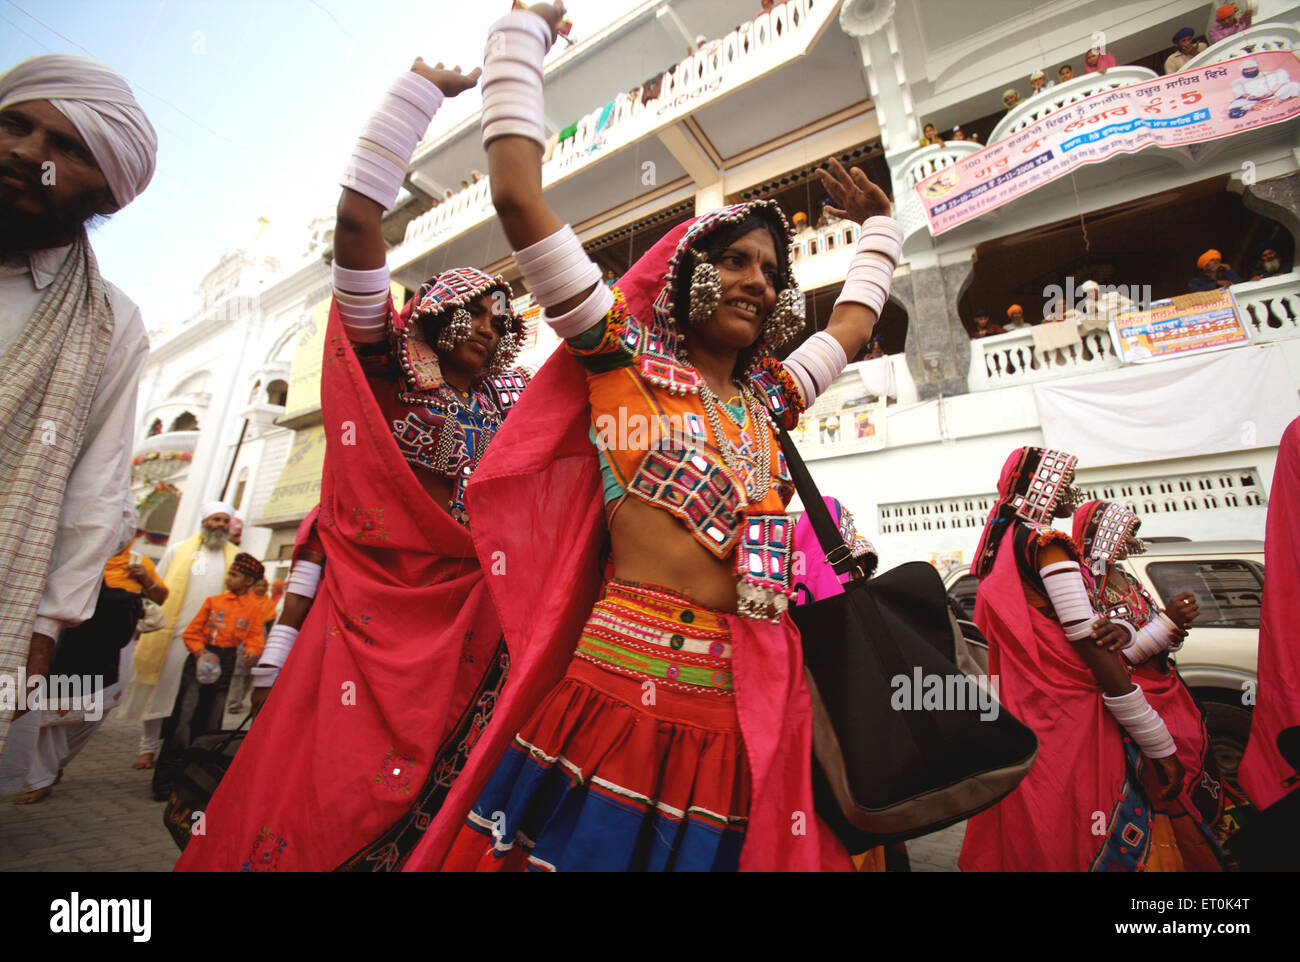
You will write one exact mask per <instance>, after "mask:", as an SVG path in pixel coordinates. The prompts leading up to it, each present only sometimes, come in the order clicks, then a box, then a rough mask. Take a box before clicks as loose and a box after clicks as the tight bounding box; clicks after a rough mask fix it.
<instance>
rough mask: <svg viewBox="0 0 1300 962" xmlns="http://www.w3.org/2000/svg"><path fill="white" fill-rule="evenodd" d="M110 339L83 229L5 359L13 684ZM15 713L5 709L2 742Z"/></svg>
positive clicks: (5, 656) (1, 459)
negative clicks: (69, 477) (82, 232)
mask: <svg viewBox="0 0 1300 962" xmlns="http://www.w3.org/2000/svg"><path fill="white" fill-rule="evenodd" d="M112 336H113V313H112V311H111V310H110V309H109V305H108V291H107V289H106V288H105V286H104V281H103V278H101V277H100V276H99V266H98V264H96V262H95V255H94V253H93V252H92V251H91V249H90V242H89V241H88V240H87V239H86V237H85V235H84V234H83V235H82V236H81V237H80V238H79V239H78V240H77V241H76V243H74V244H73V245H72V250H71V251H69V252H68V256H67V259H66V260H64V262H63V266H62V267H60V268H59V273H58V274H57V275H56V276H55V278H54V281H53V282H52V283H51V284H50V286H49V287H48V288H46V290H45V296H44V297H42V298H41V301H40V303H39V304H38V305H37V307H36V310H35V312H33V314H32V316H31V318H30V319H29V320H28V321H27V326H26V327H25V328H23V332H22V333H21V334H20V335H19V336H18V339H17V340H16V341H14V343H13V345H12V346H11V347H10V348H9V353H8V355H6V357H5V358H4V360H3V361H2V362H0V676H5V675H8V676H9V677H10V678H13V679H15V681H16V680H17V677H18V673H19V672H20V671H21V670H22V669H24V668H26V666H27V654H28V651H29V649H30V648H31V638H32V625H33V623H34V622H35V620H36V607H37V605H38V604H39V603H40V600H41V595H42V594H43V593H44V591H45V576H46V573H47V571H48V569H49V564H50V555H51V553H52V552H53V550H54V538H55V534H56V531H57V529H58V524H59V509H60V508H61V506H62V504H63V494H64V488H65V487H66V486H67V483H68V476H69V475H70V474H71V473H72V466H73V465H74V464H75V463H76V460H77V455H78V454H79V453H80V451H81V445H82V441H83V439H84V436H85V433H86V423H87V421H88V419H89V417H90V406H91V401H92V400H93V398H94V395H95V386H96V385H97V384H98V383H99V376H100V373H101V372H102V371H103V369H104V362H105V360H106V358H107V356H108V348H109V343H110V341H111V340H112ZM104 560H105V561H107V560H108V559H107V558H105V559H104ZM14 687H15V688H16V689H17V685H15V686H14ZM18 690H19V691H20V692H21V689H18ZM19 697H21V693H20V695H19ZM10 718H11V713H10V712H8V711H4V712H0V749H2V748H3V746H4V739H5V735H6V733H7V732H8V729H9V721H10Z"/></svg>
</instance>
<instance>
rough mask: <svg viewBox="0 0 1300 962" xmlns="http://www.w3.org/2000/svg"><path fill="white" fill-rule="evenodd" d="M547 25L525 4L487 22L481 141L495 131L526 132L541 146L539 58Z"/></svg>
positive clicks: (543, 144) (546, 41)
mask: <svg viewBox="0 0 1300 962" xmlns="http://www.w3.org/2000/svg"><path fill="white" fill-rule="evenodd" d="M550 49H551V28H550V25H549V24H547V22H546V21H545V20H543V19H542V18H541V17H539V16H538V15H537V14H535V13H531V12H529V11H527V10H513V11H511V12H510V13H508V14H506V15H505V16H504V17H502V18H501V19H500V20H498V21H497V22H496V23H494V24H493V25H492V29H491V31H490V32H489V33H488V40H487V49H486V50H485V51H484V53H483V119H482V124H483V147H484V149H486V148H487V146H488V144H490V143H491V142H492V141H493V140H496V139H497V138H498V137H505V136H518V137H527V138H528V139H529V140H532V141H534V142H535V143H536V144H537V145H538V146H539V147H541V148H542V150H545V149H546V123H545V115H544V113H543V100H542V61H543V60H545V59H546V52H547V51H548V50H550Z"/></svg>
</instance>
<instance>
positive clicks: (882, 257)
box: [407, 4, 902, 871]
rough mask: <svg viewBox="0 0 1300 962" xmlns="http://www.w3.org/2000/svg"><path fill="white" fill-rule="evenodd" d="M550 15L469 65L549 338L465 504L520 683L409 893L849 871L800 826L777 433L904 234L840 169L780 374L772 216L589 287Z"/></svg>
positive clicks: (796, 703)
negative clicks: (624, 877) (549, 76)
mask: <svg viewBox="0 0 1300 962" xmlns="http://www.w3.org/2000/svg"><path fill="white" fill-rule="evenodd" d="M561 12H562V8H557V7H552V6H550V5H548V4H541V5H539V6H536V7H533V8H532V9H531V10H530V11H528V12H522V11H520V12H515V13H511V14H509V15H507V16H506V17H504V18H502V19H501V20H499V21H497V23H496V24H494V25H493V27H492V33H491V35H490V37H489V39H488V43H487V53H486V58H485V59H486V63H485V67H484V71H485V73H484V89H483V142H484V145H485V147H486V149H487V153H488V162H489V165H490V171H491V174H490V176H491V183H492V201H493V204H494V206H495V208H496V211H497V215H498V217H499V219H500V222H501V226H502V228H503V230H504V231H505V234H506V237H507V238H508V239H509V241H510V244H511V247H512V248H513V249H514V251H515V255H514V256H515V261H516V263H517V264H518V265H519V268H520V270H521V272H522V273H523V276H524V280H525V281H526V283H527V284H528V286H529V288H530V289H531V290H532V291H534V292H535V294H536V296H537V299H538V301H539V302H540V303H541V305H542V307H543V308H544V314H543V316H544V318H545V319H546V321H547V322H548V323H550V324H551V325H552V326H553V327H554V328H555V330H556V332H557V334H559V335H560V336H561V337H562V338H563V339H564V340H565V350H563V351H558V352H556V353H555V354H553V355H552V356H551V358H550V360H549V361H548V362H547V364H546V366H545V368H544V369H543V370H542V372H541V373H540V374H539V375H538V377H537V379H536V380H535V381H534V382H533V384H532V386H531V387H530V388H529V394H528V395H527V396H525V398H524V400H523V402H522V403H521V405H520V408H519V410H518V411H517V413H516V415H515V416H514V417H512V419H511V420H510V421H509V422H507V424H506V425H505V427H504V429H503V431H502V434H501V435H500V437H499V438H498V441H497V445H496V446H495V447H494V448H493V449H492V450H491V451H490V452H489V454H488V457H487V459H486V460H485V462H484V463H483V464H482V465H481V466H480V467H479V471H478V473H477V474H476V475H475V479H474V481H473V482H472V484H471V486H470V504H471V508H472V507H473V506H474V505H476V504H478V503H480V501H482V502H484V503H490V504H491V505H492V510H491V511H485V512H483V513H481V514H477V515H475V516H474V538H475V544H476V547H477V549H478V552H479V556H480V557H481V558H486V557H490V556H492V555H494V554H501V555H503V556H505V557H508V558H509V559H510V564H509V569H508V571H505V572H503V576H502V578H501V579H500V580H498V581H494V584H493V587H494V591H495V596H496V599H497V603H498V610H499V611H500V613H501V618H502V626H503V629H504V630H505V633H506V638H507V641H508V643H509V645H510V650H511V659H512V663H513V664H514V665H516V666H517V667H516V668H515V669H513V671H514V672H515V674H513V675H512V678H511V683H510V687H509V688H508V689H507V690H506V693H505V697H504V699H503V700H502V702H501V704H500V706H499V707H498V714H497V716H496V719H495V720H494V722H493V725H492V726H491V727H490V728H489V729H488V731H487V732H486V733H485V734H484V740H483V742H482V743H480V745H479V747H478V748H477V749H476V750H475V753H474V755H473V756H471V758H470V761H469V764H468V766H467V768H466V769H465V771H464V772H463V773H462V775H461V778H460V780H459V782H458V784H457V785H456V787H455V788H454V789H453V790H452V795H451V796H450V797H449V798H448V801H447V804H446V805H445V806H444V807H443V810H442V812H441V813H440V814H439V816H438V818H437V819H435V821H434V824H433V825H432V826H431V827H430V828H429V830H428V831H427V832H426V833H425V838H424V840H423V841H422V842H421V844H420V848H418V849H417V850H416V853H415V854H414V855H413V856H412V858H411V860H410V862H409V863H408V864H407V868H408V869H412V870H419V869H431V868H434V869H437V868H440V869H468V868H475V869H488V870H490V869H505V870H515V869H525V868H534V869H540V870H544V871H549V870H560V871H566V870H624V871H626V870H637V869H644V870H678V871H689V870H708V869H713V870H734V869H737V868H740V869H746V870H759V871H762V870H774V869H788V870H814V869H818V868H833V869H841V870H848V869H850V868H851V863H850V861H849V858H848V855H847V853H846V852H845V851H844V848H843V846H841V845H840V844H839V843H838V841H837V840H836V839H835V838H834V837H833V836H832V835H831V834H830V833H829V832H828V830H827V829H826V828H825V826H824V825H823V823H821V822H820V820H819V819H817V817H816V815H815V813H814V810H813V808H812V801H813V800H812V775H811V769H810V752H811V728H810V722H809V719H810V705H809V696H808V692H807V689H806V686H805V684H804V682H803V670H802V663H801V657H800V646H799V639H798V634H797V631H796V630H795V628H794V626H793V622H791V621H790V620H789V616H788V614H787V613H786V608H787V606H788V603H789V597H790V594H791V592H792V590H793V586H792V583H791V576H792V574H793V572H792V570H791V564H790V559H791V552H792V550H793V547H792V540H793V533H794V532H793V528H794V526H793V525H792V524H791V523H790V521H789V518H788V516H787V515H786V513H785V506H786V504H787V503H788V501H789V499H790V497H791V496H792V489H791V479H790V475H789V471H788V468H787V466H786V465H785V464H784V459H783V458H782V456H781V452H780V447H779V444H778V442H777V440H776V432H775V428H774V426H773V420H774V419H780V420H781V422H782V423H784V424H786V425H788V426H792V425H793V424H794V423H795V421H796V420H797V418H798V414H799V412H800V411H801V410H803V409H805V408H806V406H807V405H808V404H810V403H812V402H813V400H814V399H815V398H816V397H817V395H818V394H819V393H820V392H822V391H824V390H825V389H826V388H827V387H829V385H830V384H831V382H832V381H833V379H834V378H835V377H836V376H837V374H838V373H839V372H840V371H841V370H842V369H843V368H844V367H845V366H846V364H847V361H848V358H849V357H854V356H856V355H857V354H858V352H859V351H860V350H861V349H862V347H863V345H864V344H865V343H866V341H867V338H868V337H869V336H870V333H871V330H872V327H873V326H874V324H875V322H876V319H877V317H878V316H879V313H880V311H881V310H882V309H883V305H884V302H885V299H886V298H887V296H888V288H889V285H890V282H891V278H892V274H893V271H894V267H895V264H896V263H897V260H898V258H899V256H900V252H901V245H902V230H901V228H900V227H899V226H898V223H897V221H895V220H894V219H893V218H892V217H890V216H889V211H890V203H889V199H888V197H887V196H886V195H885V194H884V192H883V191H881V190H880V189H879V188H878V187H876V186H875V185H873V184H872V183H871V182H870V181H869V180H868V178H867V177H866V176H865V174H863V173H862V172H861V171H860V170H855V171H854V173H853V174H849V173H848V172H846V171H845V170H844V168H843V167H842V166H841V165H840V164H839V163H838V162H837V161H834V160H832V161H831V170H832V173H829V174H823V176H822V181H823V186H824V187H825V188H826V189H827V191H828V193H830V195H831V196H832V197H834V198H835V199H836V208H837V209H835V210H834V211H833V213H836V214H840V215H847V216H849V217H852V218H853V219H854V220H856V221H859V222H862V223H863V226H862V232H861V239H860V241H859V243H858V248H857V251H856V254H855V256H854V258H853V260H852V262H851V264H850V267H849V271H848V279H847V280H846V282H845V286H844V289H843V292H842V293H841V294H840V297H839V299H838V301H837V303H836V306H835V308H834V309H833V311H832V312H831V317H830V320H829V324H828V326H827V329H826V330H825V331H821V332H818V333H816V334H814V335H812V337H811V338H809V340H808V341H807V342H805V344H804V345H802V346H801V347H799V348H797V349H796V350H795V351H794V352H793V353H792V354H791V355H790V357H789V358H788V359H787V360H786V361H785V362H778V361H777V360H776V359H775V357H774V356H773V354H772V351H773V350H775V349H776V348H778V347H779V346H780V345H782V344H784V343H785V342H786V341H788V340H789V339H790V338H791V337H792V336H793V335H794V334H795V333H797V332H798V331H799V330H801V329H802V328H803V327H804V324H805V320H804V316H803V309H804V304H805V298H804V295H803V294H802V293H801V292H800V291H799V290H798V289H797V287H796V285H795V280H794V275H793V273H792V271H791V267H790V258H789V245H790V228H789V226H788V224H787V223H786V221H785V217H784V216H783V215H782V214H781V211H780V208H779V207H777V206H776V205H775V204H774V203H772V202H771V201H753V202H750V203H745V204H737V205H734V206H730V207H724V208H722V209H720V210H716V211H713V212H711V213H707V214H705V215H703V216H702V217H699V218H692V219H691V220H688V221H686V222H684V223H681V224H679V225H677V226H676V227H674V228H673V229H672V230H670V231H669V232H668V234H667V235H666V236H664V237H663V238H661V239H660V240H659V241H658V242H657V243H656V244H655V245H654V246H653V247H652V248H651V249H650V250H649V251H648V252H647V253H646V254H645V255H644V256H643V257H642V258H641V259H640V260H638V261H637V262H636V264H634V265H633V266H632V268H631V269H630V270H629V271H628V272H627V273H626V274H624V275H623V277H622V278H621V279H620V281H619V283H618V284H617V285H615V286H614V287H613V288H607V287H605V286H604V285H601V284H598V283H597V282H598V281H599V277H600V274H599V270H598V269H597V267H596V266H595V265H594V264H592V263H591V261H590V260H589V259H588V257H587V255H586V254H585V253H584V252H583V249H582V246H581V244H580V243H579V242H578V239H577V236H576V235H575V234H574V232H573V230H572V228H570V227H567V226H565V225H564V223H563V221H561V220H560V219H559V217H557V216H556V214H555V213H554V212H553V211H552V210H551V209H550V208H549V207H548V206H547V203H546V200H545V198H544V196H543V193H542V177H541V164H540V159H541V144H542V141H543V139H544V137H545V128H544V127H543V123H544V116H545V114H544V104H543V97H542V69H541V65H542V62H543V58H544V57H545V55H546V51H547V49H548V48H549V46H550V44H551V43H552V42H553V39H554V28H555V24H556V22H557V20H558V18H559V16H560V15H561ZM611 420H612V421H613V424H611ZM620 423H626V424H627V426H628V431H627V432H625V431H623V429H622V428H620V427H619V424H620ZM636 425H640V427H637V426H636ZM647 425H652V426H653V427H651V428H650V432H651V434H652V435H659V433H660V430H661V429H662V430H664V431H667V432H668V435H669V436H668V437H658V438H655V437H649V438H648V437H647V435H646V433H645V432H646V427H647ZM593 442H594V443H593ZM705 492H708V493H707V495H706V494H705ZM679 493H680V494H682V495H684V496H685V500H683V499H682V498H680V497H678V494H679ZM706 501H707V503H706ZM607 544H608V545H609V557H608V564H606V563H604V561H603V556H604V555H605V553H606V545H607ZM575 774H577V775H578V777H576V778H575V777H574V775H575ZM792 817H793V819H794V821H793V828H792Z"/></svg>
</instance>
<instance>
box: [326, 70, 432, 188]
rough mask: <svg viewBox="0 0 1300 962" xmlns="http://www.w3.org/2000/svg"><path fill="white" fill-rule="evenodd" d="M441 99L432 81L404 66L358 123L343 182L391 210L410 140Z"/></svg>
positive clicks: (420, 131)
mask: <svg viewBox="0 0 1300 962" xmlns="http://www.w3.org/2000/svg"><path fill="white" fill-rule="evenodd" d="M443 99H444V95H443V92H442V91H441V90H439V89H438V87H437V86H436V85H435V84H434V83H433V82H432V81H430V80H426V79H425V78H424V77H421V76H420V75H419V74H417V73H413V72H411V71H409V70H408V71H407V72H406V73H404V74H402V75H401V76H400V77H398V78H397V79H396V80H395V81H393V85H392V86H391V87H389V88H388V93H386V94H385V95H384V99H383V100H382V101H380V103H379V108H378V109H377V110H376V111H375V112H374V113H373V114H371V115H370V119H369V120H367V121H366V125H365V126H364V127H362V128H361V136H360V138H359V139H358V140H357V144H356V147H355V148H353V151H352V159H351V160H350V161H349V162H348V166H347V168H346V169H345V170H344V171H343V180H342V181H341V182H340V183H341V184H342V186H344V187H346V188H348V189H349V190H354V191H356V192H357V193H358V194H361V195H363V196H365V197H369V198H370V199H371V200H373V201H374V202H375V203H376V204H379V205H380V206H381V207H383V208H384V209H385V210H389V209H391V208H392V206H393V204H394V203H395V202H396V201H397V195H398V192H399V191H401V189H402V180H403V178H404V177H405V176H406V168H407V167H408V166H409V165H410V163H411V157H412V156H413V155H414V154H415V145H416V144H418V143H419V142H420V138H421V137H423V136H424V132H425V131H426V130H428V129H429V122H430V121H431V120H433V115H434V114H435V113H437V112H438V108H439V107H440V106H442V101H443Z"/></svg>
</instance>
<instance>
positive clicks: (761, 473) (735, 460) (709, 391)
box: [700, 383, 772, 501]
mask: <svg viewBox="0 0 1300 962" xmlns="http://www.w3.org/2000/svg"><path fill="white" fill-rule="evenodd" d="M738 386H739V387H740V401H741V404H742V405H743V406H744V409H745V415H746V417H745V420H746V422H747V423H750V424H752V425H753V428H754V433H755V434H756V435H758V464H756V465H754V467H755V470H756V471H757V475H758V476H757V478H755V481H754V488H755V490H752V491H751V490H749V489H748V486H747V487H746V492H745V493H746V495H747V496H748V498H749V500H750V501H755V500H760V501H761V500H762V499H763V498H765V497H767V492H768V489H769V488H770V487H771V485H772V436H771V432H770V431H769V430H768V426H767V419H766V413H767V412H766V411H765V410H763V407H762V405H759V404H752V403H751V398H750V395H749V391H748V390H747V389H746V387H745V385H743V384H742V385H738ZM700 401H701V403H702V404H703V406H704V414H705V416H706V417H708V419H709V427H710V428H712V429H713V437H714V439H715V440H716V441H717V445H718V450H719V451H720V452H721V453H722V460H723V461H725V462H726V464H727V467H729V468H730V469H731V471H732V473H733V474H735V475H736V477H738V478H743V477H744V474H743V473H742V472H741V470H740V461H741V458H740V457H737V454H736V449H735V448H734V447H733V446H732V444H731V439H730V438H728V437H727V435H726V434H725V433H723V430H722V419H721V418H720V417H719V415H718V396H717V395H716V394H715V393H713V388H711V387H709V386H708V384H704V383H701V384H700ZM742 430H743V428H742ZM744 460H746V461H748V460H749V459H748V458H744ZM750 463H751V464H752V463H753V462H750Z"/></svg>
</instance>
